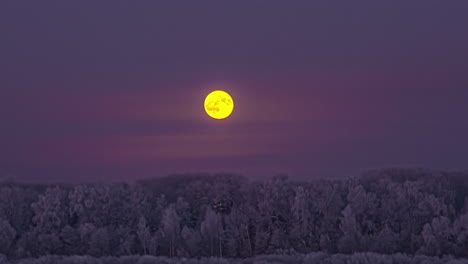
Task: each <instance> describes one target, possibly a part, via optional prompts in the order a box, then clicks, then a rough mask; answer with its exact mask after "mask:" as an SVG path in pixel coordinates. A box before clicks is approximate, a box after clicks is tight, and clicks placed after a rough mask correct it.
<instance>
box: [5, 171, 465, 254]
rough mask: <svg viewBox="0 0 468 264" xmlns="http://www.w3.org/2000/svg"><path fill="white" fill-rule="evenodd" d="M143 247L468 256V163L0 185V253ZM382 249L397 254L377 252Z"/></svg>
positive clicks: (141, 250) (149, 250) (135, 250)
mask: <svg viewBox="0 0 468 264" xmlns="http://www.w3.org/2000/svg"><path fill="white" fill-rule="evenodd" d="M392 254H393V255H392ZM142 255H145V256H144V257H138V263H172V262H171V259H179V260H180V259H185V260H186V262H183V263H345V259H346V258H351V259H352V258H358V259H364V260H365V261H370V262H369V263H422V262H424V261H422V259H423V258H425V259H427V262H424V263H448V259H450V261H452V262H451V263H466V262H464V261H463V260H461V259H462V258H468V173H467V172H440V171H428V170H423V169H380V170H373V171H368V172H365V173H362V174H361V175H360V176H358V177H352V178H346V179H313V180H308V181H297V180H290V179H289V178H288V177H287V176H284V175H279V176H274V177H272V178H271V179H269V180H265V181H253V180H249V179H247V178H246V177H243V176H241V175H235V174H180V175H170V176H166V177H158V178H151V179H144V180H138V181H135V182H132V183H95V184H27V183H19V182H14V181H3V182H2V183H1V184H0V262H2V260H3V261H6V260H7V259H9V260H21V259H23V262H21V261H20V262H18V263H36V262H34V261H33V260H34V259H36V260H39V259H41V258H48V259H49V261H45V262H37V263H88V262H76V259H77V258H78V259H79V258H81V259H82V260H83V261H88V260H87V259H88V258H89V259H94V261H90V262H89V263H107V262H106V259H107V260H109V259H112V258H114V261H113V262H112V261H110V260H109V262H108V263H137V261H136V259H133V260H130V259H131V258H132V257H131V256H133V258H137V256H142ZM388 255H392V257H391V258H400V259H401V262H392V260H391V259H388V258H385V257H382V256H388ZM53 256H56V257H55V258H62V259H61V260H60V261H59V260H57V259H56V260H53V258H54V257H53ZM59 256H62V257H59ZM65 256H75V257H70V259H69V260H68V262H67V261H66V259H67V258H66V257H65ZM79 256H81V257H79ZM268 256H269V257H268ZM275 256H278V257H275ZM279 256H281V257H279ZM194 257H196V258H198V259H199V258H205V259H206V260H207V261H205V262H203V261H201V262H197V261H198V260H190V259H191V258H194ZM125 258H128V260H127V261H128V262H127V261H125V260H124V259H125ZM268 258H272V259H273V260H272V261H270V262H268V260H265V259H268ZM275 258H276V260H275ZM284 258H289V260H287V261H283V260H280V259H284ZM332 258H336V259H335V260H330V259H332ZM373 258H375V261H371V260H372V259H373ZM418 258H419V260H417V261H416V260H415V259H418ZM28 259H29V260H30V262H27V261H26V262H24V261H25V260H28ZM117 259H119V260H120V261H121V262H119V261H117ZM241 259H246V260H248V259H250V262H242V261H241ZM337 259H338V260H337ZM340 259H341V260H340ZM379 259H381V260H379ZM385 259H386V261H387V262H385V261H384V260H385ZM403 259H407V260H405V261H403ZM189 260H190V261H189ZM208 260H209V261H208ZM256 260H258V261H256ZM325 260H327V261H325ZM364 260H363V261H362V262H359V260H357V261H354V262H352V263H368V262H365V261H364ZM413 260H414V261H413ZM236 261H237V262H236ZM275 261H276V262H275ZM282 261H283V262H282ZM314 261H315V262H314ZM339 261H342V262H339ZM430 261H433V262H430ZM174 263H176V262H174ZM177 263H180V262H177ZM346 263H348V262H346Z"/></svg>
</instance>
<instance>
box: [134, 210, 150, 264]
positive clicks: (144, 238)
mask: <svg viewBox="0 0 468 264" xmlns="http://www.w3.org/2000/svg"><path fill="white" fill-rule="evenodd" d="M137 236H138V240H139V241H140V245H141V247H142V249H143V254H145V255H146V254H148V247H149V245H150V242H151V231H150V229H149V227H148V225H147V224H146V219H145V217H144V216H141V217H140V220H139V221H138V229H137Z"/></svg>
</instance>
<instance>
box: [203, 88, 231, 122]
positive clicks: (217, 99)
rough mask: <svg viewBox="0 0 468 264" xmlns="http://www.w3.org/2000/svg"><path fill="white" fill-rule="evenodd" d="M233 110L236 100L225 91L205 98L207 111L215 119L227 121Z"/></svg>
mask: <svg viewBox="0 0 468 264" xmlns="http://www.w3.org/2000/svg"><path fill="white" fill-rule="evenodd" d="M233 110H234V100H232V97H231V96H230V95H229V94H228V93H226V92H225V91H220V90H216V91H213V92H211V93H210V94H208V96H206V98H205V111H206V113H207V114H208V115H209V116H210V117H212V118H214V119H225V118H227V117H228V116H230V115H231V114H232V111H233Z"/></svg>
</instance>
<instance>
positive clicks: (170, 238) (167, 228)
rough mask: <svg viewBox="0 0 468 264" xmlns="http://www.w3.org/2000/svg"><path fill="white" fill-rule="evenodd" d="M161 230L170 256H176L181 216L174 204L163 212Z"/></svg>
mask: <svg viewBox="0 0 468 264" xmlns="http://www.w3.org/2000/svg"><path fill="white" fill-rule="evenodd" d="M161 231H162V233H163V237H164V239H165V241H166V242H167V246H168V251H169V252H168V254H169V256H171V257H173V256H176V255H177V246H178V242H179V239H180V217H179V215H177V211H176V210H175V205H174V204H170V205H169V206H168V207H167V208H166V209H165V210H164V212H163V217H162V220H161Z"/></svg>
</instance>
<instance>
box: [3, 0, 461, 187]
mask: <svg viewBox="0 0 468 264" xmlns="http://www.w3.org/2000/svg"><path fill="white" fill-rule="evenodd" d="M467 14H468V1H466V0H459V1H457V0H453V1H432V0H419V1H407V0H398V1H396V0H395V1H375V0H369V1H325V0H324V1H320V0H319V1H310V0H304V1H300V0H298V1H282V0H281V1H280V0H264V1H255V0H245V1H219V0H210V1H204V0H200V1H116V0H112V1H111V0H109V1H91V0H89V1H47V0H44V1H1V3H0V118H1V120H0V121H1V122H0V124H1V127H0V177H1V176H3V175H13V176H14V177H16V178H17V179H20V180H33V181H89V180H122V179H125V180H132V179H137V178H141V177H148V176H157V175H163V174H167V173H177V172H219V171H223V172H236V173H244V174H246V175H248V176H252V177H253V176H257V177H262V176H264V175H272V174H276V173H288V174H290V175H291V176H293V177H301V178H306V177H334V176H349V175H355V174H357V173H359V172H360V171H363V170H366V169H371V168H380V167H392V166H405V167H408V166H409V167H413V166H415V167H427V168H433V169H467V168H468V15H467ZM215 89H223V90H226V91H227V92H229V93H231V95H232V96H233V98H234V100H235V104H236V109H235V111H234V113H233V115H232V116H231V117H230V118H228V119H226V120H223V121H216V120H212V119H210V118H209V117H208V116H206V114H205V113H204V110H203V100H204V97H205V96H206V95H207V94H208V92H210V91H211V90H215Z"/></svg>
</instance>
